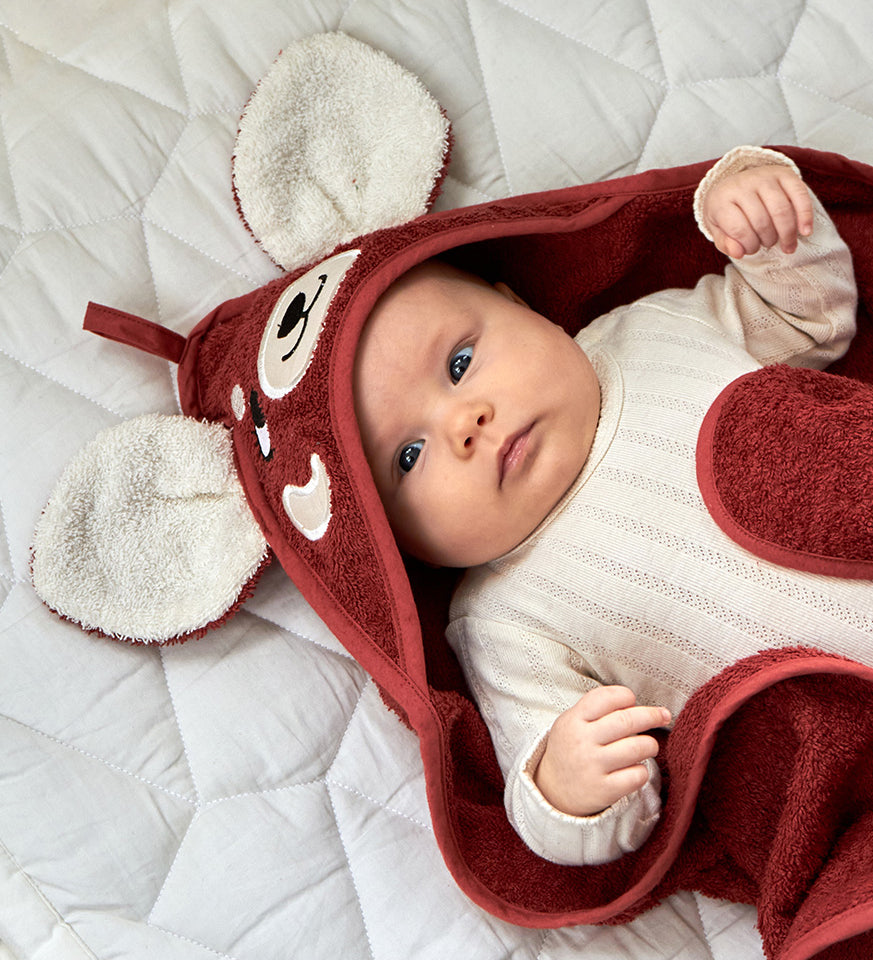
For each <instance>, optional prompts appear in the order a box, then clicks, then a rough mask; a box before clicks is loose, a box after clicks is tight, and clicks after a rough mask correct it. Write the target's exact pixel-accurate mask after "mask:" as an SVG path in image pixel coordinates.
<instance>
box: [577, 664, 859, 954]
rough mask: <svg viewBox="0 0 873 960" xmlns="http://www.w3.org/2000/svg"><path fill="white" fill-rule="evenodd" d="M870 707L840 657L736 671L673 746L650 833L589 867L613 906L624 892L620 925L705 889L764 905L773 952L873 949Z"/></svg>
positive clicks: (713, 685) (696, 704)
mask: <svg viewBox="0 0 873 960" xmlns="http://www.w3.org/2000/svg"><path fill="white" fill-rule="evenodd" d="M871 709H873V669H870V668H868V667H864V666H860V665H858V664H855V663H852V662H851V661H848V660H844V659H842V658H840V657H835V656H831V655H827V654H822V653H820V652H818V651H815V650H806V649H802V648H793V649H782V650H776V651H769V652H763V653H760V654H758V655H756V656H754V657H750V658H748V659H746V660H742V661H740V662H738V663H737V664H735V665H733V666H732V667H730V668H729V669H727V670H726V671H724V672H723V673H722V674H720V675H719V676H718V677H716V678H715V679H713V680H711V681H710V682H709V683H708V684H706V685H705V686H704V687H702V688H701V689H700V690H699V691H697V692H696V693H695V694H694V696H693V697H692V698H691V699H690V700H689V702H688V704H687V705H686V707H685V709H684V710H683V711H682V714H681V715H680V717H679V719H678V721H677V723H676V726H675V729H674V731H673V732H672V733H671V735H670V737H669V739H668V741H667V744H666V747H665V748H664V750H663V755H662V760H663V762H664V765H665V768H666V770H667V771H668V772H669V778H668V782H667V785H666V792H667V801H666V804H665V807H664V810H663V814H662V819H661V821H660V822H659V824H658V825H657V827H656V829H655V832H654V833H653V835H652V837H651V838H650V840H649V841H648V842H647V843H646V845H645V846H644V847H643V849H642V850H640V851H638V852H637V853H635V854H632V855H630V856H627V857H624V858H622V860H620V861H618V862H617V863H616V864H607V865H606V866H604V867H597V868H588V869H586V870H585V871H584V873H585V880H584V883H585V885H586V886H587V887H588V888H589V893H588V896H592V894H593V898H592V899H593V900H594V901H596V902H597V903H599V904H601V905H602V906H601V907H600V912H603V913H606V912H607V909H606V907H607V903H608V901H609V898H610V896H612V895H613V894H615V895H616V896H615V899H614V900H613V901H612V903H611V904H609V908H608V909H609V910H614V911H615V912H614V914H613V915H612V916H611V917H610V918H609V919H610V921H611V922H615V921H617V920H623V919H626V918H627V917H628V916H631V915H636V914H637V913H638V912H639V911H640V910H641V909H644V908H645V907H647V906H650V905H651V904H652V903H653V902H655V901H656V900H657V899H658V898H660V897H661V896H663V895H665V894H667V893H671V892H673V891H674V890H677V889H682V888H685V889H696V890H700V891H701V892H703V893H705V894H708V895H710V896H714V897H727V898H729V899H731V900H735V901H745V902H748V903H754V904H756V905H757V907H758V926H759V929H760V932H761V936H762V939H763V943H764V948H765V952H766V955H767V956H768V957H769V958H771V960H805V958H807V957H813V956H817V957H821V958H827V960H840V958H847V960H848V958H857V957H869V956H873V932H871V931H873V763H871V761H873V724H871V723H870V720H869V717H870V716H871V715H873V714H871ZM653 881H654V882H653ZM594 891H596V893H594ZM625 908H627V912H625V913H622V912H621V911H623V910H625ZM597 913H598V908H597V907H596V906H594V903H592V908H591V909H590V913H589V916H591V917H592V918H593V917H595V916H596V914H597Z"/></svg>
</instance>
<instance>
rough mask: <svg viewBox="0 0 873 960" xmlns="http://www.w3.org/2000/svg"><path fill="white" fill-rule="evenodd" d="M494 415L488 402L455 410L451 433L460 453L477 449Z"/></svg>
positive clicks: (468, 452)
mask: <svg viewBox="0 0 873 960" xmlns="http://www.w3.org/2000/svg"><path fill="white" fill-rule="evenodd" d="M492 416H493V413H492V411H491V409H490V408H489V407H488V406H487V405H486V404H478V405H472V404H470V405H465V406H464V407H463V408H460V409H457V410H455V411H454V413H453V418H454V422H453V423H452V425H451V429H450V433H451V439H452V442H453V444H455V446H456V448H457V452H458V453H463V454H470V453H472V452H473V451H474V450H475V448H476V444H477V443H478V440H479V437H480V435H481V433H482V430H483V429H484V428H485V427H486V426H487V424H488V422H489V421H490V420H491V418H492Z"/></svg>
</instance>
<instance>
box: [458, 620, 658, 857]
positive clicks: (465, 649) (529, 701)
mask: <svg viewBox="0 0 873 960" xmlns="http://www.w3.org/2000/svg"><path fill="white" fill-rule="evenodd" d="M449 642H450V643H451V645H452V647H453V648H454V649H455V652H456V653H457V654H458V656H459V659H460V660H461V663H462V666H463V668H464V672H465V673H466V675H467V676H468V677H469V678H470V679H471V682H472V685H473V689H474V694H475V696H476V700H477V702H478V704H479V709H480V711H481V712H482V714H483V716H484V717H485V720H486V723H487V724H488V728H489V731H490V733H491V738H492V741H493V743H494V747H495V750H496V753H497V758H498V761H499V763H500V765H501V768H502V770H503V774H504V777H505V780H506V793H505V802H506V810H507V814H508V816H509V819H510V822H511V823H512V825H513V826H514V827H515V829H516V831H517V832H518V834H519V835H520V836H521V838H522V839H523V840H524V842H525V843H526V844H527V845H528V846H529V847H530V848H531V849H532V850H533V851H534V852H535V853H537V854H539V855H540V856H541V857H544V858H545V859H546V860H551V861H553V862H555V863H565V864H582V863H584V864H597V863H608V862H609V861H611V860H616V859H618V858H619V857H620V856H621V855H622V854H624V853H628V852H630V851H631V850H636V849H638V848H639V847H640V846H641V845H642V844H643V842H644V841H645V840H646V839H647V837H648V836H649V834H650V833H651V831H652V829H653V827H654V826H655V823H657V819H658V814H659V812H660V809H661V801H660V795H659V788H660V772H659V770H658V766H657V764H656V763H654V761H647V763H646V767H647V769H648V771H649V780H648V782H647V783H646V784H645V785H644V786H643V787H642V789H640V790H637V791H636V792H635V793H633V794H631V795H630V796H627V797H624V798H623V799H622V800H620V801H619V802H618V803H616V804H613V806H611V807H608V808H607V809H606V810H604V811H603V812H602V813H599V814H597V815H595V816H591V817H574V816H570V815H569V814H565V813H563V812H562V811H560V810H557V809H556V808H555V807H553V806H552V805H551V804H550V803H549V802H548V801H547V800H546V798H545V797H544V796H543V795H542V793H541V792H540V790H539V789H538V787H537V786H536V784H535V783H534V779H533V776H534V773H535V771H536V768H537V764H538V763H539V761H540V757H541V756H542V754H543V751H544V750H545V745H546V741H547V740H548V734H549V729H550V728H551V726H552V724H553V723H554V721H555V719H556V718H557V717H558V715H559V714H560V713H562V712H563V711H564V710H566V709H568V708H569V707H571V706H572V705H573V704H574V703H576V701H577V700H578V699H579V698H580V697H581V696H582V694H584V693H585V692H586V690H590V689H592V688H593V687H595V686H597V685H598V684H597V681H596V680H595V679H593V678H592V677H590V676H587V675H586V667H585V665H584V664H583V663H582V662H581V658H580V657H579V655H578V653H576V652H575V651H574V650H573V649H572V648H570V647H568V646H566V645H564V644H562V643H556V642H555V641H554V640H553V639H552V638H550V637H544V636H538V635H537V634H536V633H535V632H533V631H526V630H523V629H521V628H519V627H517V626H515V625H513V624H510V623H500V622H495V621H485V620H479V619H474V618H464V617H461V618H458V619H456V620H454V621H453V622H452V623H451V625H450V627H449Z"/></svg>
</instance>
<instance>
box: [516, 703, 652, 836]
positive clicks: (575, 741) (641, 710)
mask: <svg viewBox="0 0 873 960" xmlns="http://www.w3.org/2000/svg"><path fill="white" fill-rule="evenodd" d="M635 704H636V697H635V696H634V693H633V691H632V690H629V689H628V688H627V687H618V686H612V687H596V688H595V689H593V690H589V691H588V693H586V694H585V695H584V696H583V697H582V698H581V699H580V700H579V701H578V703H576V704H575V706H572V707H570V709H569V710H566V711H564V713H562V714H561V715H560V716H559V717H558V719H557V720H555V722H554V724H552V729H551V731H550V733H549V739H548V741H547V743H546V749H545V752H544V753H543V756H542V758H541V759H540V762H539V765H538V766H537V769H536V773H535V774H534V782H535V783H536V785H537V786H538V787H539V789H540V792H541V793H542V794H543V796H544V797H545V798H546V800H548V801H549V803H551V805H552V806H553V807H556V808H557V809H558V810H562V811H563V812H564V813H568V814H570V815H571V816H575V817H586V816H590V815H591V814H594V813H599V812H600V811H601V810H605V809H606V807H609V806H611V805H612V804H613V803H615V802H616V801H617V800H620V799H621V798H622V797H624V796H626V795H627V794H629V793H633V792H634V791H635V790H639V788H640V787H642V786H643V784H644V783H645V782H646V780H647V778H648V772H647V770H646V768H645V767H644V766H642V761H644V760H646V759H647V758H649V757H654V756H655V755H656V754H657V752H658V741H657V740H655V738H654V737H650V736H645V735H644V733H645V731H646V730H651V729H652V728H654V727H660V726H663V725H664V724H666V723H669V722H670V712H669V711H668V710H665V709H663V708H662V707H638V706H635Z"/></svg>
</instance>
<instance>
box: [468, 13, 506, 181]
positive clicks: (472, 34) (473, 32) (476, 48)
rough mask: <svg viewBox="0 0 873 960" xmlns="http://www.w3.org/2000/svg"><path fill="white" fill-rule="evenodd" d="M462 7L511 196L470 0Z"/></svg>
mask: <svg viewBox="0 0 873 960" xmlns="http://www.w3.org/2000/svg"><path fill="white" fill-rule="evenodd" d="M464 9H465V10H466V11H467V23H469V25H470V37H471V38H472V40H473V50H474V52H475V54H476V63H477V64H478V65H479V76H480V77H481V78H482V95H483V96H484V98H485V105H486V107H487V108H488V117H489V119H490V120H491V129H492V131H493V132H494V140H495V142H496V144H497V153H498V155H499V157H500V165H501V166H502V167H503V177H504V179H505V180H506V186H507V190H508V191H509V195H510V196H512V195H513V194H514V193H515V190H514V189H513V187H512V181H511V179H510V176H509V169H508V167H507V166H506V157H505V156H504V153H503V143H502V142H501V139H500V130H499V129H498V127H497V122H496V120H495V119H494V110H493V109H492V107H491V97H490V96H489V94H488V78H487V77H486V76H485V70H484V68H483V66H482V58H481V57H480V56H479V44H478V42H477V39H476V30H475V29H474V27H473V16H472V14H471V13H470V0H464Z"/></svg>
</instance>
